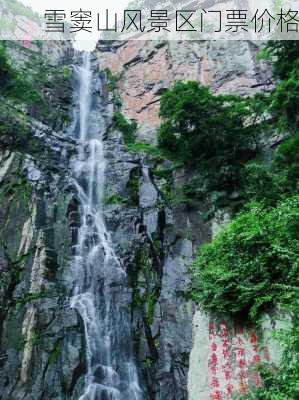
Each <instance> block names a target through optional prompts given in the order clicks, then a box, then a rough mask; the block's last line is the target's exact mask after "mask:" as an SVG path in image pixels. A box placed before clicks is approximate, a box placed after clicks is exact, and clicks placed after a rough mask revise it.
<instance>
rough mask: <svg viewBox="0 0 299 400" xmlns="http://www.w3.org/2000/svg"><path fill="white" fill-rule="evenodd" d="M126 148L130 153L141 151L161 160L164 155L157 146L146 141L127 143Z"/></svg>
mask: <svg viewBox="0 0 299 400" xmlns="http://www.w3.org/2000/svg"><path fill="white" fill-rule="evenodd" d="M128 150H129V152H131V153H143V154H147V155H149V156H151V157H152V158H153V160H156V161H163V160H164V159H165V156H164V155H163V153H162V151H161V150H160V149H159V147H156V146H153V145H151V144H148V143H141V142H135V143H130V144H129V145H128Z"/></svg>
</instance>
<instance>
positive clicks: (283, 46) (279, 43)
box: [263, 40, 299, 79]
mask: <svg viewBox="0 0 299 400" xmlns="http://www.w3.org/2000/svg"><path fill="white" fill-rule="evenodd" d="M263 55H264V57H263V58H267V59H270V60H271V61H272V62H273V73H274V76H276V77H278V78H280V79H287V78H288V77H289V75H290V73H291V72H292V71H293V69H294V64H296V62H297V60H298V59H299V43H298V41H297V40H275V41H272V40H271V41H269V42H268V43H267V46H266V48H265V49H264V51H263Z"/></svg>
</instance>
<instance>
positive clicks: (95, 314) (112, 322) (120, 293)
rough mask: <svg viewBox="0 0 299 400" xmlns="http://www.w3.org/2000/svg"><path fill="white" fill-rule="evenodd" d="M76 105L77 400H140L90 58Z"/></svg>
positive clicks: (80, 74)
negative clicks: (109, 218) (80, 364)
mask: <svg viewBox="0 0 299 400" xmlns="http://www.w3.org/2000/svg"><path fill="white" fill-rule="evenodd" d="M75 72H76V76H77V81H78V87H79V104H78V110H77V113H76V114H77V117H76V118H75V125H76V126H77V127H78V128H77V129H76V128H74V134H75V132H76V131H77V132H78V133H77V136H78V134H79V138H78V139H79V156H78V160H76V162H75V163H74V182H75V185H76V187H77V190H78V195H79V200H80V206H81V226H80V229H79V232H78V240H77V246H76V249H75V255H74V259H73V264H72V274H73V279H74V282H75V288H74V294H73V297H72V299H71V307H73V308H75V309H76V310H77V311H78V313H79V314H80V315H81V317H82V319H83V321H84V326H85V340H86V358H87V360H86V361H87V368H88V370H87V374H86V381H85V391H84V394H83V395H82V396H81V397H80V400H142V399H144V398H145V397H144V394H143V391H142V390H141V389H140V386H139V383H138V376H137V370H136V366H135V363H134V359H133V355H132V349H131V348H132V346H131V334H130V312H129V304H130V301H131V295H130V291H129V289H128V286H127V277H126V273H125V271H124V269H123V268H122V266H121V263H120V261H119V259H118V258H117V256H116V255H115V253H114V251H113V248H112V245H111V239H110V236H109V232H108V231H107V228H106V225H105V221H104V215H103V202H102V200H103V192H104V184H105V158H104V149H103V132H104V130H105V122H104V120H103V118H102V116H101V98H100V96H99V95H98V93H93V90H92V88H93V87H97V86H98V85H99V83H100V80H99V79H100V78H99V77H97V76H95V75H96V74H93V72H92V68H91V61H90V54H89V53H84V54H83V63H82V65H81V66H79V67H76V69H75Z"/></svg>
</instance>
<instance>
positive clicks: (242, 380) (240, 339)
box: [235, 326, 248, 395]
mask: <svg viewBox="0 0 299 400" xmlns="http://www.w3.org/2000/svg"><path fill="white" fill-rule="evenodd" d="M235 355H236V361H237V379H238V383H239V391H240V393H241V394H243V395H246V394H248V365H247V360H246V351H245V342H244V328H243V327H242V326H236V349H235Z"/></svg>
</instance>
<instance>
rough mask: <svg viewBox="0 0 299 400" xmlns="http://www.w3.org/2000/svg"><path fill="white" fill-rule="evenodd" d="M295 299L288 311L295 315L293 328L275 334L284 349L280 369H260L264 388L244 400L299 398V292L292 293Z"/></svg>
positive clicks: (294, 399) (268, 367) (267, 366)
mask: <svg viewBox="0 0 299 400" xmlns="http://www.w3.org/2000/svg"><path fill="white" fill-rule="evenodd" d="M290 295H291V296H292V298H293V302H292V304H291V306H289V307H287V311H288V312H290V313H291V314H292V315H293V324H292V327H290V328H288V329H284V330H280V331H278V332H275V335H274V338H275V339H276V341H277V342H278V343H279V345H280V346H281V347H282V349H283V354H282V360H281V362H280V364H279V367H278V368H275V369H273V367H271V366H269V365H263V366H262V367H261V368H260V374H261V376H262V378H263V382H264V384H263V387H261V388H259V389H258V390H257V392H256V393H254V395H249V396H246V397H242V399H243V400H245V399H246V400H296V399H298V398H299V382H298V376H299V319H298V315H299V307H298V304H299V302H298V300H299V298H298V292H297V293H290Z"/></svg>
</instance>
